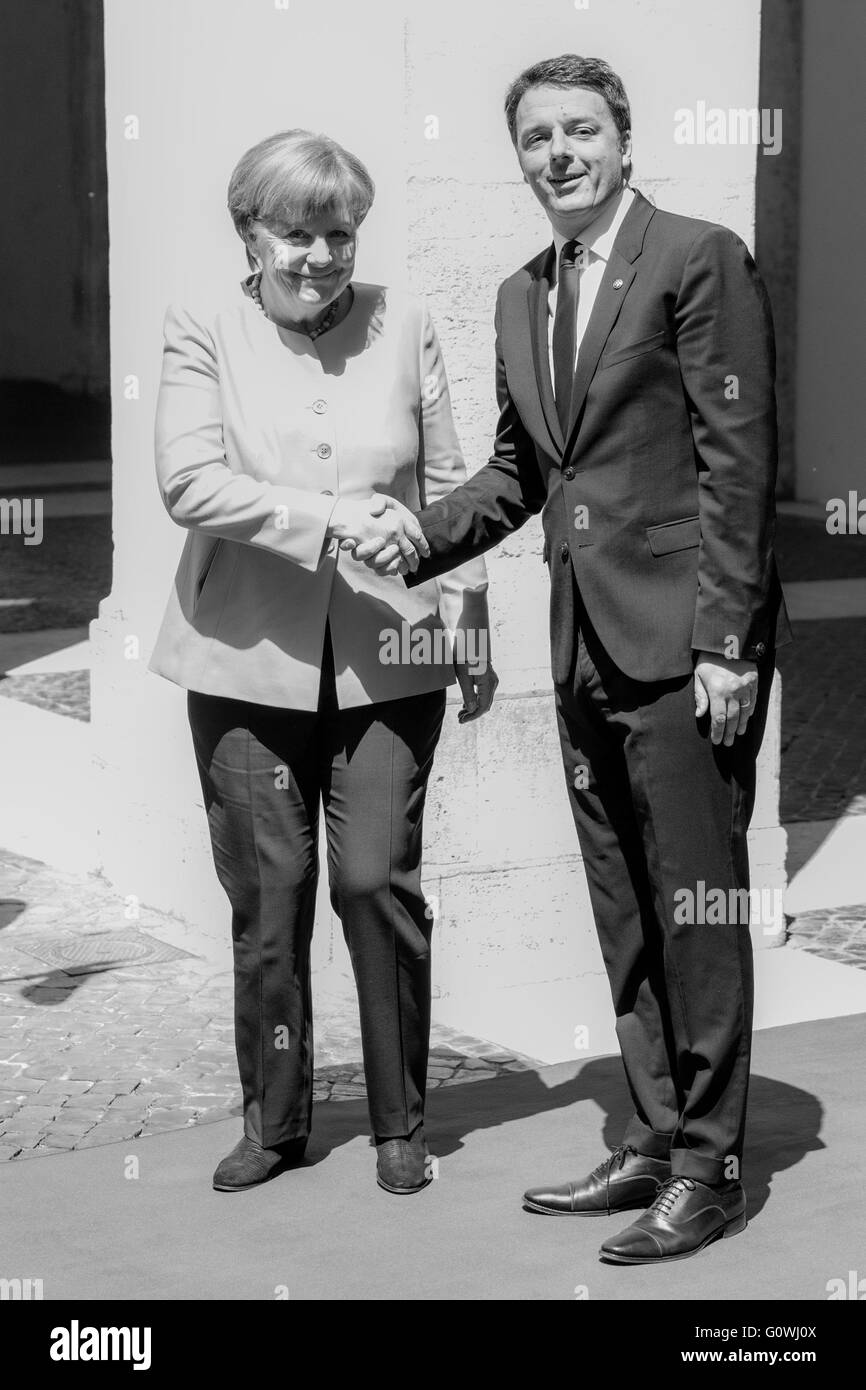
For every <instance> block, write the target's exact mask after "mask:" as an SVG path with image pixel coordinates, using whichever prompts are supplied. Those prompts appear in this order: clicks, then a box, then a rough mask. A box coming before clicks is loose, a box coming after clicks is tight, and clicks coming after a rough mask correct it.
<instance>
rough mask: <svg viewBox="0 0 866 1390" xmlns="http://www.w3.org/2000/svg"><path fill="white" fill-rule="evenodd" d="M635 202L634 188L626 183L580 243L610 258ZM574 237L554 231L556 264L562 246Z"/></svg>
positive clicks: (593, 222) (606, 258)
mask: <svg viewBox="0 0 866 1390" xmlns="http://www.w3.org/2000/svg"><path fill="white" fill-rule="evenodd" d="M633 202H634V189H633V188H629V186H628V184H626V185H625V187H624V188H623V190H622V192H621V193H620V195H619V197H618V198H615V199H614V200H613V202H611V203H608V205H607V207H606V208H604V209H603V210H602V211H601V212H600V213H599V215H598V217H596V218H595V219H594V220H593V221H592V222H590V224H589V226H588V227H584V229H583V231H582V232H581V233H580V235H579V236H578V238H577V241H578V243H579V245H581V246H585V247H586V248H587V250H589V251H591V252H592V253H593V255H594V256H598V257H599V259H600V260H602V261H608V260H610V253H611V251H612V250H613V243H614V242H615V241H616V238H617V233H618V232H619V229H620V227H621V226H622V224H623V222H624V221H625V216H626V213H627V212H628V210H629V208H630V207H631V205H632V203H633ZM571 240H573V238H571V237H567V236H563V235H562V233H561V232H557V231H554V233H553V245H554V247H555V249H556V262H555V264H556V266H558V265H559V257H560V255H561V254H562V248H563V246H564V245H565V243H566V242H567V241H571Z"/></svg>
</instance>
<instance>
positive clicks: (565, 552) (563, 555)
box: [559, 541, 571, 564]
mask: <svg viewBox="0 0 866 1390" xmlns="http://www.w3.org/2000/svg"><path fill="white" fill-rule="evenodd" d="M570 553H571V552H570V551H569V548H568V541H563V542H562V545H561V546H560V547H559V558H560V560H561V561H562V563H563V564H565V562H566V560H567V559H568V557H569V555H570Z"/></svg>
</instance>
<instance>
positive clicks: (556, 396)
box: [358, 55, 789, 1263]
mask: <svg viewBox="0 0 866 1390" xmlns="http://www.w3.org/2000/svg"><path fill="white" fill-rule="evenodd" d="M506 116H507V119H508V124H509V129H510V132H511V136H512V139H513V141H514V145H515V148H516V151H517V156H518V159H519V161H520V165H521V168H522V170H523V174H524V178H525V180H526V182H527V183H528V184H529V186H530V187H531V188H532V190H533V192H534V193H535V195H536V197H537V198H538V199H539V201H540V202H541V205H542V207H543V208H544V210H545V212H546V214H547V216H548V218H549V220H550V222H551V225H552V228H553V236H554V242H553V246H551V247H548V248H546V249H545V250H544V251H542V252H541V253H540V254H539V255H538V256H536V257H535V258H534V259H533V260H532V261H530V262H529V264H528V265H526V266H524V267H523V268H522V269H521V270H519V271H517V273H516V274H514V275H512V276H511V277H510V278H509V279H507V280H506V281H505V283H504V284H503V285H502V287H501V289H500V292H499V298H498V303H497V307H496V338H497V357H496V365H497V391H498V397H499V405H500V409H501V415H500V420H499V426H498V431H497V436H496V443H495V448H494V452H493V456H492V458H491V459H490V461H489V463H488V464H487V465H486V466H485V467H484V468H482V469H481V470H480V471H479V472H478V473H476V474H475V476H474V477H473V478H471V479H470V480H469V482H467V483H466V484H464V485H463V486H462V487H459V488H458V489H457V490H456V491H455V492H453V493H451V494H450V496H448V497H446V498H444V499H442V500H439V501H437V502H434V503H433V504H432V505H430V506H428V507H425V508H424V510H423V511H421V512H420V514H419V520H420V522H421V525H422V527H423V530H424V534H425V536H426V538H427V541H428V543H429V546H430V550H431V556H430V558H429V559H422V560H421V562H420V565H419V567H418V569H417V572H415V573H411V574H409V575H408V576H407V582H408V583H410V584H414V583H418V582H422V581H424V580H426V579H429V578H431V577H432V576H433V575H435V574H438V573H440V572H442V571H443V570H447V569H450V568H452V567H453V566H455V565H457V564H460V563H462V562H463V561H464V560H466V559H468V558H469V557H470V556H472V555H477V554H479V553H480V552H481V551H484V550H487V549H489V548H490V547H491V546H493V545H495V544H496V543H497V542H498V541H500V540H502V539H503V537H505V536H507V535H509V534H510V533H511V532H512V531H514V530H515V529H516V528H517V527H518V526H521V525H522V524H523V523H524V522H525V521H526V520H527V518H528V517H529V516H531V515H532V514H534V513H537V512H539V511H541V512H543V524H544V536H545V540H544V560H545V562H546V563H547V564H548V566H549V569H550V579H551V608H550V636H551V649H552V671H553V680H554V685H555V699H556V710H557V718H558V723H559V732H560V738H561V742H562V753H563V760H564V765H565V773H566V783H567V786H568V792H569V797H570V800H571V806H572V811H573V814H574V819H575V823H576V826H577V832H578V836H579V840H580V845H581V850H582V853H583V859H584V863H585V868H586V874H587V879H588V883H589V890H590V895H591V899H592V905H593V912H594V915H595V920H596V925H597V929H598V934H599V938H600V942H601V949H602V954H603V956H604V961H605V965H606V967H607V972H608V975H609V978H610V984H611V989H612V993H613V1000H614V1006H615V1010H616V1018H617V1034H618V1038H619V1042H620V1047H621V1051H622V1057H623V1062H624V1065H625V1071H626V1076H627V1080H628V1084H629V1088H630V1091H631V1095H632V1099H633V1102H634V1117H633V1119H632V1120H631V1122H630V1123H629V1125H628V1127H627V1130H626V1133H625V1135H624V1136H623V1140H622V1144H621V1146H620V1147H619V1148H618V1149H617V1150H616V1152H615V1153H614V1154H613V1155H612V1156H611V1157H610V1158H608V1159H606V1160H604V1162H602V1163H601V1164H600V1165H599V1167H598V1168H596V1169H595V1170H594V1171H593V1172H592V1173H591V1174H590V1175H589V1176H587V1177H582V1178H579V1179H577V1180H574V1181H570V1182H567V1183H565V1184H564V1185H561V1186H554V1185H552V1186H548V1187H541V1188H534V1189H531V1190H530V1191H529V1192H527V1193H526V1194H525V1198H524V1201H525V1205H526V1206H527V1207H528V1208H529V1209H530V1210H532V1211H536V1212H544V1213H551V1214H558V1215H575V1216H578V1215H580V1216H588V1215H600V1214H605V1213H607V1214H612V1213H615V1212H620V1211H624V1210H626V1209H629V1208H635V1207H645V1208H648V1210H646V1211H645V1213H644V1215H643V1216H640V1217H639V1218H638V1219H637V1220H636V1221H634V1222H633V1224H631V1225H630V1226H628V1228H627V1229H625V1230H623V1231H621V1232H620V1233H618V1234H617V1235H615V1236H613V1237H610V1238H608V1239H607V1240H605V1242H604V1244H603V1245H602V1248H601V1255H602V1258H604V1259H607V1260H612V1261H616V1262H620V1263H642V1262H655V1261H664V1260H669V1259H681V1258H683V1257H684V1256H686V1255H691V1254H694V1253H696V1252H697V1251H698V1250H701V1249H703V1248H704V1246H706V1245H708V1244H709V1243H710V1242H711V1241H712V1240H715V1239H716V1238H717V1237H719V1236H722V1235H725V1236H727V1235H733V1234H735V1233H736V1232H738V1231H741V1230H742V1229H743V1228H744V1226H745V1224H746V1217H745V1207H746V1203H745V1196H744V1193H743V1189H742V1186H741V1183H740V1160H741V1156H742V1148H743V1132H744V1121H745V1110H746V1096H747V1089H748V1077H749V1055H750V1041H751V1022H752V1002H753V977H752V956H751V942H750V937H749V925H748V922H749V913H748V909H747V908H746V910H745V911H744V910H743V909H744V903H745V900H746V899H747V897H748V894H747V893H746V892H743V891H738V890H747V889H748V883H749V877H748V876H749V866H748V855H747V847H746V831H747V828H748V824H749V819H750V816H751V811H752V806H753V801H754V794H755V763H756V757H757V753H758V748H759V745H760V741H761V737H762V734H763V729H764V723H765V719H766V712H767V706H768V700H769V695H770V685H771V681H772V675H773V667H774V650H775V647H776V645H778V643H779V642H780V641H785V640H788V637H789V630H788V626H787V618H786V616H785V613H784V606H783V603H782V599H781V593H780V587H779V581H778V577H777V574H776V568H775V561H774V557H773V529H774V481H775V475H776V415H775V399H774V388H773V375H774V347H773V329H772V321H771V317H770V310H769V306H768V303H767V297H766V293H765V291H764V288H763V285H762V283H761V281H760V279H759V277H758V274H757V271H756V269H755V266H754V263H753V261H752V259H751V257H750V255H749V253H748V251H747V249H746V247H745V246H744V244H743V243H742V241H740V240H739V238H738V237H737V236H735V235H734V234H733V233H732V232H730V231H728V230H727V229H726V228H724V227H720V226H715V225H713V224H712V223H708V222H702V221H697V220H695V219H692V218H688V217H680V216H674V215H673V214H671V213H667V212H661V211H658V210H657V209H656V208H654V207H653V206H652V205H651V204H650V203H649V202H648V201H647V200H646V199H645V198H643V197H642V196H641V194H640V193H636V192H634V191H633V190H632V189H631V188H630V187H629V185H628V176H629V169H630V159H631V139H630V114H629V106H628V99H627V97H626V94H625V91H624V89H623V86H622V83H621V81H620V79H619V78H618V77H617V76H616V74H615V73H614V72H613V71H612V70H611V69H610V68H609V67H608V65H607V64H606V63H604V62H601V61H600V60H597V59H589V58H587V59H584V58H579V57H576V56H573V55H566V56H564V57H561V58H555V59H552V60H550V61H548V62H543V63H539V64H536V65H535V66H534V67H532V68H530V69H528V70H527V71H526V72H524V73H523V74H521V76H520V77H519V78H518V79H517V80H516V82H515V83H514V84H513V85H512V87H511V89H510V91H509V93H508V96H507V99H506ZM358 553H359V555H360V556H361V557H362V558H367V559H368V563H371V564H373V565H374V566H376V567H377V568H379V569H380V570H383V571H386V572H391V573H397V572H399V573H404V574H405V573H406V569H407V566H406V562H405V560H403V559H401V557H400V556H399V554H398V553H397V551H396V548H395V547H389V548H383V549H380V550H379V553H378V554H376V555H373V554H372V547H371V546H368V547H367V548H366V549H363V548H362V550H361V551H359V552H358ZM713 890H721V892H718V891H716V893H713ZM708 901H714V902H716V904H719V903H721V904H722V907H721V908H719V907H718V906H717V910H716V911H715V912H714V913H712V914H711V913H710V912H707V913H706V914H704V913H703V912H702V911H701V906H700V905H701V904H702V903H704V902H708Z"/></svg>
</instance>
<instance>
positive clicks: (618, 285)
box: [613, 280, 622, 290]
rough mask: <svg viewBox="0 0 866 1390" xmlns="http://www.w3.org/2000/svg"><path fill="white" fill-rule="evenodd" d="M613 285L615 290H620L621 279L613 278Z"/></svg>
mask: <svg viewBox="0 0 866 1390" xmlns="http://www.w3.org/2000/svg"><path fill="white" fill-rule="evenodd" d="M613 287H614V289H615V290H621V289H622V280H614V282H613Z"/></svg>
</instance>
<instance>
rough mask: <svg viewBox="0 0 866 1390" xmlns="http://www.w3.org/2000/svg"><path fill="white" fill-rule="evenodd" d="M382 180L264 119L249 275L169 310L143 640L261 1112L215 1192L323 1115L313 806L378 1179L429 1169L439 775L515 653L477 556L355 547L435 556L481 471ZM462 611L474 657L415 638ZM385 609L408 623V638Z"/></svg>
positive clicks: (253, 167)
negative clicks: (458, 420) (161, 543)
mask: <svg viewBox="0 0 866 1390" xmlns="http://www.w3.org/2000/svg"><path fill="white" fill-rule="evenodd" d="M373 195H374V188H373V183H372V180H371V178H370V176H369V174H368V173H367V170H366V169H365V168H364V165H363V164H362V163H361V161H360V160H358V159H357V158H356V157H355V156H354V155H352V154H350V153H349V152H348V151H346V150H344V149H343V148H342V147H341V146H340V145H338V144H337V143H336V141H334V140H331V139H329V138H328V137H326V136H321V135H313V134H311V133H310V132H308V131H301V130H291V131H285V132H282V133H281V134H278V135H274V136H271V137H270V138H269V139H267V140H263V141H262V142H261V143H260V144H258V145H256V146H254V147H253V148H252V149H251V150H248V151H247V153H246V154H245V155H244V156H243V157H242V158H241V160H240V161H239V163H238V164H237V166H236V168H235V170H234V173H233V174H232V177H231V182H230V184H229V195H228V202H229V210H230V212H231V216H232V219H233V221H234V225H235V227H236V229H237V231H238V233H239V235H240V237H241V239H242V240H243V242H244V245H245V248H246V253H247V258H248V261H249V265H250V268H251V271H252V274H250V275H249V276H248V277H247V278H246V279H245V280H244V281H243V282H242V284H241V286H240V288H239V289H238V290H236V291H235V292H234V293H233V294H230V295H229V296H228V297H227V299H226V300H225V301H224V302H221V303H219V304H218V305H216V306H206V307H205V308H196V309H192V308H189V307H185V308H179V307H177V306H172V307H171V308H170V309H169V311H168V313H167V315H166V321H165V352H164V360H163V372H162V382H161V386H160V392H159V403H158V410H157V430H156V446H157V472H158V477H159V484H160V489H161V492H162V496H163V499H164V501H165V505H166V507H167V509H168V511H169V514H170V515H171V517H172V519H173V520H174V521H176V522H177V523H178V524H179V525H180V526H183V527H185V528H187V530H188V532H189V534H188V536H187V540H186V544H185V547H184V551H183V555H182V557H181V561H180V566H179V569H178V572H177V577H176V580H175V586H174V590H173V592H172V594H171V596H170V599H169V604H168V608H167V611H166V614H165V618H164V620H163V625H162V628H161V631H160V634H159V638H158V640H157V644H156V648H155V651H154V655H153V659H152V663H151V664H152V668H153V669H154V670H156V671H158V672H159V673H160V674H162V675H164V676H167V677H168V678H169V679H170V680H173V681H175V682H177V683H178V684H179V685H181V686H183V687H185V688H186V689H187V690H188V692H189V695H188V707H189V719H190V724H191V729H192V737H193V743H194V748H195V755H196V760H197V764H198V769H199V774H200V778H201V784H202V789H203V793H204V802H205V807H206V810H207V816H208V823H209V828H210V835H211V843H212V848H213V855H214V862H215V865H216V870H217V874H218V876H219V879H220V882H221V883H222V885H223V887H224V889H225V891H226V893H227V895H228V898H229V900H230V903H231V907H232V937H233V949H234V966H235V1024H236V1042H237V1053H238V1065H239V1069H240V1075H241V1083H242V1088H243V1098H244V1137H243V1138H242V1139H241V1141H240V1143H239V1144H238V1145H237V1147H236V1148H235V1149H234V1150H233V1151H232V1153H231V1154H229V1155H228V1156H227V1157H226V1158H225V1159H223V1161H222V1162H221V1163H220V1164H219V1166H218V1168H217V1170H216V1173H215V1175H214V1186H215V1187H216V1188H217V1189H218V1190H220V1191H237V1190H239V1189H242V1188H247V1187H251V1186H254V1185H256V1184H257V1183H259V1182H263V1181H265V1180H266V1179H268V1178H270V1177H273V1176H274V1175H275V1174H276V1173H277V1172H279V1171H281V1170H282V1169H284V1168H286V1167H288V1166H291V1165H292V1164H295V1163H297V1162H299V1161H300V1160H301V1157H302V1155H303V1152H304V1148H305V1145H306V1142H307V1136H308V1134H309V1129H310V1120H311V1112H312V1087H313V1033H312V1018H311V1007H310V940H311V935H312V930H313V913H314V903H315V893H316V880H317V869H318V858H317V830H318V817H319V808H320V805H322V806H323V807H324V814H325V824H326V828H327V839H328V870H329V881H330V890H331V901H332V903H333V907H334V910H335V912H336V913H337V914H338V915H339V917H340V919H341V921H342V925H343V930H344V933H345V936H346V941H347V944H348V947H349V952H350V955H351V959H352V965H353V969H354V973H355V979H356V983H357V988H358V998H359V1004H360V1014H361V1034H362V1041H363V1051H364V1067H365V1075H366V1080H367V1094H368V1101H369V1108H370V1119H371V1125H372V1129H373V1133H374V1136H375V1141H376V1145H377V1180H378V1181H379V1183H380V1185H381V1186H382V1187H384V1188H385V1189H386V1190H387V1191H390V1192H399V1193H405V1192H417V1191H419V1190H420V1189H421V1188H422V1187H424V1186H425V1185H426V1184H427V1182H428V1181H429V1173H428V1171H427V1170H428V1166H429V1165H428V1164H427V1163H426V1158H427V1149H426V1144H425V1140H424V1129H423V1119H424V1099H425V1087H426V1073H427V1054H428V1046H429V1028H430V937H431V928H432V922H431V921H430V919H429V916H428V912H427V910H426V903H425V899H424V895H423V893H422V891H421V836H422V817H423V810H424V799H425V794H426V789H427V782H428V778H429V775H430V769H431V766H432V762H433V756H434V752H435V749H436V744H437V741H438V738H439V733H440V729H441V725H442V719H443V715H444V708H445V690H446V687H447V686H448V685H450V684H451V683H452V682H453V681H454V679H455V667H456V677H457V679H458V680H459V682H460V685H461V689H462V692H463V696H464V708H463V710H462V711H461V713H460V719H461V721H463V720H466V719H472V718H476V717H478V716H479V715H480V714H482V713H484V712H485V711H486V710H487V709H488V708H489V707H490V704H491V702H492V699H493V693H494V690H495V686H496V683H497V680H496V676H495V674H494V673H493V671H492V669H491V668H490V667H489V665H487V666H486V669H484V668H482V667H476V668H474V669H470V667H469V666H468V664H467V662H466V660H465V654H466V649H467V648H470V649H471V650H472V651H475V652H478V651H479V650H480V651H482V652H486V651H487V650H488V636H487V634H488V618H487V599H486V589H487V580H486V573H485V570H484V565H483V562H482V561H481V560H476V561H472V562H471V563H469V564H467V565H464V566H462V567H461V568H460V569H458V570H455V571H454V572H453V573H451V574H449V575H446V576H444V577H442V578H441V579H439V580H434V581H431V582H430V583H427V584H423V585H420V586H418V587H417V588H413V589H411V590H410V589H408V588H407V587H406V586H405V585H404V584H403V583H402V581H400V580H394V579H389V578H386V577H382V576H380V575H377V574H375V573H374V572H373V571H372V570H371V569H369V568H368V567H366V566H365V565H363V564H361V563H360V562H359V561H357V560H356V559H355V558H354V553H353V552H354V549H355V548H356V547H357V546H358V545H360V544H362V543H363V544H365V545H370V544H371V543H374V544H375V545H378V546H382V547H389V546H390V547H392V548H393V549H394V551H395V553H396V552H397V550H398V549H399V551H400V552H401V553H402V555H403V556H404V557H405V558H406V560H407V562H408V563H409V565H410V567H412V568H415V567H417V563H418V559H417V557H418V554H419V553H422V554H423V553H426V549H427V548H426V543H425V542H424V540H423V537H422V536H421V534H420V530H419V528H418V525H417V523H416V521H415V518H414V516H413V515H412V511H413V510H415V509H417V508H418V507H420V506H423V505H424V504H425V503H426V502H428V501H431V500H433V499H434V498H437V497H441V496H444V495H445V494H446V493H448V492H450V491H451V490H452V489H453V488H454V487H456V486H457V485H458V484H459V483H461V482H462V481H463V480H464V479H465V477H466V469H465V465H464V463H463V459H462V457H461V453H460V448H459V444H458V441H457V437H456V434H455V430H454V425H453V421H452V417H451V407H450V402H449V395H448V383H447V380H446V376H445V370H444V366H443V363H442V356H441V352H440V348H439V343H438V340H437V337H436V332H435V330H434V328H433V325H432V323H431V320H430V316H429V314H428V312H427V309H426V308H425V306H424V304H423V302H422V301H421V300H419V299H418V298H416V297H415V296H413V295H410V294H407V293H404V292H398V291H395V290H392V289H390V288H386V287H385V286H382V285H371V284H364V283H358V282H355V281H354V280H353V271H354V263H355V248H356V242H357V233H358V228H359V226H360V225H361V223H362V221H363V219H364V217H365V216H366V214H367V212H368V210H369V208H370V205H371V203H372V201H373ZM443 630H444V631H447V632H448V633H449V634H450V636H451V646H452V648H453V651H454V658H455V659H452V655H451V650H449V649H448V644H447V643H446V644H445V647H446V650H445V652H444V653H443V644H442V642H441V641H439V642H437V641H429V640H427V641H425V642H423V644H422V643H413V641H412V639H413V638H414V637H415V636H416V635H420V637H421V638H427V639H429V638H431V637H433V636H435V635H437V634H441V632H442V631H443ZM394 633H397V634H402V635H403V636H406V635H408V638H409V641H408V643H404V644H403V646H402V647H401V645H400V644H399V643H398V644H397V647H396V648H395V646H394V644H393V643H392V642H391V643H389V640H388V639H389V634H394ZM458 638H459V639H460V640H459V641H458V640H457V639H458ZM422 645H423V651H424V653H425V655H424V659H423V660H421V661H418V660H416V659H415V657H416V656H417V653H418V652H419V651H420V650H421V647H422ZM394 650H408V651H410V652H413V653H414V655H413V656H412V657H411V659H409V660H402V661H401V660H398V661H395V660H394V659H393V652H394ZM386 652H388V653H390V655H388V656H385V653H386ZM457 658H463V659H457Z"/></svg>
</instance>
